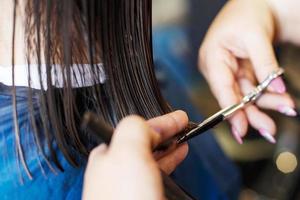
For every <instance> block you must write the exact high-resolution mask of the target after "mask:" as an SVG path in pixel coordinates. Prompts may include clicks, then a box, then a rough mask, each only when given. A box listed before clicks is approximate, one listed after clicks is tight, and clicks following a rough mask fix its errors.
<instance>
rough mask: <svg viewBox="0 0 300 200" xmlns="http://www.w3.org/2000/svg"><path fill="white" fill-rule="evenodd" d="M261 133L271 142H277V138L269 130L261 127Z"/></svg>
mask: <svg viewBox="0 0 300 200" xmlns="http://www.w3.org/2000/svg"><path fill="white" fill-rule="evenodd" d="M259 133H260V134H261V135H262V136H263V137H264V138H265V139H266V140H267V141H269V142H270V143H272V144H275V143H276V140H275V138H274V137H273V136H272V135H271V134H270V133H269V132H268V131H267V130H265V129H263V128H261V129H259Z"/></svg>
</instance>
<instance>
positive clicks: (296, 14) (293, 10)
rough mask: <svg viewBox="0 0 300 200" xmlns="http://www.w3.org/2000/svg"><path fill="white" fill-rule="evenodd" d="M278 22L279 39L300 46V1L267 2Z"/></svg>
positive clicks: (275, 0)
mask: <svg viewBox="0 0 300 200" xmlns="http://www.w3.org/2000/svg"><path fill="white" fill-rule="evenodd" d="M266 1H267V2H268V3H269V5H270V7H271V8H272V10H273V13H274V17H275V19H276V21H277V39H278V41H279V42H290V43H293V44H297V45H300V10H299V9H300V1H299V0H266Z"/></svg>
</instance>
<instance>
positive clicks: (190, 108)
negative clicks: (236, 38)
mask: <svg viewBox="0 0 300 200" xmlns="http://www.w3.org/2000/svg"><path fill="white" fill-rule="evenodd" d="M225 3H226V1H225V0H153V50H154V58H155V64H156V72H157V77H158V80H159V82H160V84H161V88H162V90H163V94H164V96H165V98H166V99H167V100H168V101H169V102H170V104H171V105H172V106H173V107H174V108H176V109H184V110H186V111H187V112H188V113H189V116H190V118H191V119H192V120H201V119H203V117H204V118H205V117H206V116H209V115H211V114H212V113H214V112H216V111H217V110H218V109H219V106H218V104H217V103H216V100H215V99H214V97H213V96H212V94H211V93H210V90H209V88H208V86H207V83H206V82H205V80H204V79H203V78H202V76H201V74H200V73H199V72H198V70H197V53H198V48H199V47H200V45H201V41H202V39H203V37H204V35H205V33H206V31H207V29H208V27H209V25H210V23H211V22H212V20H213V18H214V17H215V15H216V14H217V13H218V11H219V10H220V9H221V8H222V6H223V5H224V4H225ZM276 51H277V55H278V59H279V61H280V64H281V66H284V67H285V68H286V74H285V77H284V78H285V81H286V83H287V86H288V90H289V92H290V93H291V94H292V95H293V97H294V98H295V100H296V102H297V105H298V106H297V107H298V113H299V111H300V110H299V105H300V78H299V74H300V56H299V55H300V50H299V48H296V47H293V46H289V45H282V46H278V47H276ZM179 94H180V95H179ZM181 94H182V95H181ZM270 115H272V116H273V118H274V119H275V120H276V123H277V126H278V131H277V135H276V139H277V141H278V142H277V144H276V145H271V144H269V143H267V142H266V141H265V140H264V139H262V138H261V137H259V134H258V133H257V132H256V131H254V130H249V134H248V135H247V137H246V139H245V142H244V144H243V145H239V144H237V143H236V142H235V141H234V140H233V137H232V136H231V133H230V132H229V130H230V129H229V128H228V125H227V124H226V123H223V124H221V125H220V126H218V127H216V128H215V129H214V131H213V134H212V135H213V138H214V140H215V141H216V143H217V144H218V147H212V148H211V151H215V150H214V149H217V150H216V151H218V148H220V149H221V151H223V152H224V153H225V157H226V158H229V160H231V161H232V162H233V163H234V167H231V166H229V168H230V169H233V170H227V171H226V166H227V165H228V163H227V161H224V165H222V162H223V161H221V162H219V163H218V165H220V166H219V168H218V170H217V171H218V172H216V171H215V172H212V174H216V173H217V174H216V176H223V179H225V180H226V179H227V180H228V183H229V182H230V180H231V179H233V178H234V177H238V178H235V179H236V180H235V181H233V182H235V183H238V184H239V185H240V186H236V185H234V184H232V185H230V184H227V185H229V186H225V185H226V184H223V183H220V184H218V183H217V184H216V185H219V186H220V187H216V188H218V190H219V191H221V192H220V193H222V192H223V193H226V191H229V190H230V189H226V187H236V188H237V190H235V191H233V192H232V193H237V194H236V195H225V196H226V198H222V199H240V200H257V199H263V200H269V199H270V200H271V199H279V200H290V199H291V200H292V199H300V190H299V189H300V176H299V175H300V170H299V166H298V158H299V154H300V140H299V133H300V126H299V120H300V118H299V117H298V118H289V117H286V116H283V115H281V114H278V113H274V112H270ZM208 134H209V133H208ZM199 140H201V138H200V139H199ZM202 140H203V141H206V138H203V139H202ZM208 144H210V143H207V142H205V143H203V144H199V145H202V146H205V145H208ZM210 146H212V145H210ZM210 146H209V145H208V146H207V147H206V148H207V149H209V148H210ZM198 153H199V154H205V153H206V150H204V149H201V150H200V151H199V152H198ZM208 156H209V155H208ZM193 159H195V158H193ZM222 159H223V158H220V160H222ZM189 165H190V164H189ZM208 167H210V166H209V165H208ZM214 167H215V166H214ZM223 169H224V171H226V172H224V173H223V174H222V175H218V173H219V171H222V170H223ZM199 170H201V169H199ZM236 174H239V175H238V176H237V175H236ZM212 176H213V175H212ZM237 179H239V180H240V181H238V180H237ZM214 181H215V182H222V181H223V182H224V180H218V178H215V179H214ZM197 187H199V186H197ZM200 187H202V186H201V185H200ZM203 187H204V186H203ZM224 188H225V189H224ZM211 192H215V191H214V189H212V190H211ZM192 193H193V192H192ZM200 196H201V194H200ZM204 199H205V198H204ZM211 199H213V198H211ZM214 199H218V197H214Z"/></svg>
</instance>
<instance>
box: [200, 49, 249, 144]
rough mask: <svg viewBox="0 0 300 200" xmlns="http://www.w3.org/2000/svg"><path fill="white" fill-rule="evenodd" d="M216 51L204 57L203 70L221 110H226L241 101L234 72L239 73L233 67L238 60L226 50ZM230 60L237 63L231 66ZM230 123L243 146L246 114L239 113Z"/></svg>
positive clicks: (236, 137)
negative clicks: (242, 137)
mask: <svg viewBox="0 0 300 200" xmlns="http://www.w3.org/2000/svg"><path fill="white" fill-rule="evenodd" d="M216 49H217V50H216ZM214 50H215V51H214V52H208V53H207V56H206V57H205V56H202V59H203V60H204V61H202V62H201V63H202V65H205V66H202V67H201V68H202V71H204V75H205V77H206V79H207V81H208V84H209V86H210V88H211V90H212V92H213V94H214V96H215V97H216V98H217V101H218V103H219V104H220V106H221V108H225V107H228V106H231V105H233V104H236V103H238V102H239V101H240V99H241V98H240V91H239V90H240V89H239V86H238V84H237V83H236V82H237V80H236V77H235V76H234V73H233V71H232V70H235V72H237V69H235V68H237V67H234V68H232V67H231V66H232V65H236V60H235V58H234V57H233V56H232V55H231V54H229V53H226V52H227V51H226V50H225V49H220V48H215V49H214ZM204 55H206V54H204ZM229 60H231V61H232V60H235V62H233V64H232V65H231V64H230V62H228V61H229ZM203 69H204V70H203ZM229 122H230V123H231V124H232V133H233V135H234V137H235V139H236V140H237V142H238V143H240V144H241V143H242V139H241V136H243V135H245V134H246V132H247V118H246V115H245V113H243V111H240V112H237V113H236V114H235V115H234V116H232V117H231V118H230V120H229Z"/></svg>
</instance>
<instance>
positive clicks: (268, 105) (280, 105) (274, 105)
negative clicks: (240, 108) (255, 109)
mask: <svg viewBox="0 0 300 200" xmlns="http://www.w3.org/2000/svg"><path fill="white" fill-rule="evenodd" d="M239 82H240V85H241V88H242V90H243V91H244V93H248V92H250V91H253V89H255V86H254V85H253V84H252V83H251V82H250V81H249V80H247V79H241V80H240V81H239ZM256 105H257V106H259V107H260V108H264V109H270V110H275V111H278V112H280V113H282V114H285V115H287V116H291V117H294V116H296V115H297V112H296V111H295V109H294V108H295V103H294V101H293V100H292V98H291V96H290V95H288V94H287V93H284V94H276V93H269V92H267V93H264V94H263V95H262V96H261V97H260V98H259V99H258V100H257V101H256Z"/></svg>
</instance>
